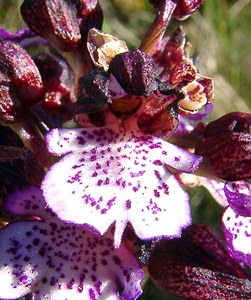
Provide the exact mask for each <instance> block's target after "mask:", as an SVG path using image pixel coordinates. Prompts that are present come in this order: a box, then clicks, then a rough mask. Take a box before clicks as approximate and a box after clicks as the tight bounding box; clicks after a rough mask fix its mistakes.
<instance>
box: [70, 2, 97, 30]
mask: <svg viewBox="0 0 251 300" xmlns="http://www.w3.org/2000/svg"><path fill="white" fill-rule="evenodd" d="M71 1H72V2H73V5H76V2H77V17H78V18H80V32H81V35H82V36H86V35H87V33H88V31H89V30H90V29H91V28H97V29H101V28H102V25H103V11H102V8H101V6H100V4H99V2H98V1H97V0H88V1H86V0H78V1H76V0H71Z"/></svg>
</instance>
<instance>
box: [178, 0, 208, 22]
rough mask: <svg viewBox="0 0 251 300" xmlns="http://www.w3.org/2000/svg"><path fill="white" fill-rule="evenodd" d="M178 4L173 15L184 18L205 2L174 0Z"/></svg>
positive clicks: (180, 18) (201, 0) (198, 0)
mask: <svg viewBox="0 0 251 300" xmlns="http://www.w3.org/2000/svg"><path fill="white" fill-rule="evenodd" d="M174 2H176V3H177V6H176V8H175V10H174V13H173V17H174V18H176V19H178V20H184V19H186V18H187V17H189V16H190V15H191V14H192V13H193V12H195V11H196V10H197V9H198V8H199V7H200V6H201V5H202V4H203V2H204V0H174Z"/></svg>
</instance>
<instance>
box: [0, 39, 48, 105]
mask: <svg viewBox="0 0 251 300" xmlns="http://www.w3.org/2000/svg"><path fill="white" fill-rule="evenodd" d="M0 71H1V72H2V73H4V74H5V76H7V77H8V81H10V82H11V84H12V85H13V87H14V88H15V91H16V94H17V96H18V98H19V99H20V101H21V102H22V104H24V105H29V104H32V103H34V102H37V101H38V100H39V98H40V97H41V96H42V94H43V83H42V79H41V76H40V74H39V71H38V68H37V67H36V65H35V63H34V61H33V60H32V59H31V57H30V55H29V54H28V53H27V52H26V51H25V50H24V49H23V48H22V47H20V46H19V45H18V44H15V43H13V42H11V41H7V40H0Z"/></svg>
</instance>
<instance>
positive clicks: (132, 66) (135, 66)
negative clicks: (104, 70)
mask: <svg viewBox="0 0 251 300" xmlns="http://www.w3.org/2000/svg"><path fill="white" fill-rule="evenodd" d="M109 71H110V72H111V73H112V74H113V75H114V76H115V77H116V79H117V80H118V82H119V84H120V85H121V86H122V88H123V89H124V90H125V91H126V92H127V93H129V94H133V95H138V96H141V95H143V94H144V95H149V94H150V93H151V92H153V91H154V90H156V89H157V88H158V78H159V76H158V70H157V67H156V65H155V63H154V60H153V59H152V58H151V57H150V56H149V55H147V54H146V53H145V52H143V51H141V50H139V49H134V50H131V51H128V52H125V53H121V54H118V55H116V56H115V57H114V58H113V60H112V61H111V63H110V67H109Z"/></svg>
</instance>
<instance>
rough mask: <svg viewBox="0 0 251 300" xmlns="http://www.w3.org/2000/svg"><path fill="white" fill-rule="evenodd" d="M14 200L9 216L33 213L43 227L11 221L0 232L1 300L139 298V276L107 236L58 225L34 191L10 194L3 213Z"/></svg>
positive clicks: (128, 256) (130, 258)
mask: <svg viewBox="0 0 251 300" xmlns="http://www.w3.org/2000/svg"><path fill="white" fill-rule="evenodd" d="M14 199H15V200H16V206H15V207H14V208H13V209H11V210H12V211H16V212H17V213H18V214H20V215H26V214H27V213H31V214H33V212H34V209H35V211H36V212H37V214H36V215H37V216H40V217H41V216H43V217H44V221H17V222H13V223H11V224H10V225H8V226H6V227H5V228H3V229H2V230H1V231H0V243H1V248H0V298H1V299H7V298H8V299H10V298H11V299H13V298H18V297H21V296H23V295H25V294H27V293H29V292H31V293H32V294H33V298H32V299H34V300H45V299H56V300H57V299H58V300H60V299H76V300H77V299H79V300H80V299H90V300H93V299H97V298H98V299H108V298H109V299H126V300H127V299H136V298H137V297H138V296H139V294H140V293H141V287H140V284H139V282H140V280H141V279H142V278H143V272H142V271H141V270H140V267H139V264H138V262H137V260H136V259H135V258H134V257H133V256H132V255H131V254H130V253H129V251H128V250H127V249H126V248H125V247H123V246H121V247H120V248H118V249H114V246H113V240H112V239H111V235H110V233H108V234H107V235H105V236H104V237H102V238H100V237H98V236H96V235H94V234H92V233H90V232H88V231H84V230H83V229H82V228H81V227H76V226H74V225H72V224H66V223H63V222H62V221H60V220H59V219H58V218H57V217H55V215H54V214H53V213H51V212H50V211H49V210H48V209H46V210H44V207H46V203H45V202H44V199H43V197H42V196H41V191H40V190H39V189H38V188H34V187H30V188H28V189H26V190H24V191H19V192H16V193H15V194H13V196H11V197H10V198H9V200H8V201H7V205H6V207H11V205H13V204H14V202H13V200H14ZM9 201H10V202H9ZM23 201H24V202H25V205H22V202H23ZM33 206H34V208H33ZM35 206H36V207H35ZM37 206H38V208H37ZM26 207H27V211H26Z"/></svg>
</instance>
